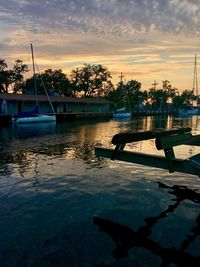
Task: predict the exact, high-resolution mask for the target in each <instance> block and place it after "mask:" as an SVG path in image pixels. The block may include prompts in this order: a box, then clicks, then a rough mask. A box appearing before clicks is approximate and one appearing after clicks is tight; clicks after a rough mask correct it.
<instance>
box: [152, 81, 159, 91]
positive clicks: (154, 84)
mask: <svg viewBox="0 0 200 267" xmlns="http://www.w3.org/2000/svg"><path fill="white" fill-rule="evenodd" d="M152 85H153V89H154V90H156V85H158V83H156V80H155V81H154V83H152Z"/></svg>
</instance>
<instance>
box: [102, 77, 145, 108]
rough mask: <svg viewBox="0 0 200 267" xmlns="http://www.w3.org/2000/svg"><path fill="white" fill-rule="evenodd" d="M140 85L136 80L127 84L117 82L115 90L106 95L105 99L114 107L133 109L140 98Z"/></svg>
mask: <svg viewBox="0 0 200 267" xmlns="http://www.w3.org/2000/svg"><path fill="white" fill-rule="evenodd" d="M140 89H141V83H140V82H138V81H136V80H130V81H128V82H127V84H126V85H125V84H123V82H119V83H118V84H117V87H116V89H112V91H110V92H109V93H108V95H107V99H108V100H110V101H112V102H114V103H115V107H116V108H117V109H118V108H122V107H124V106H126V107H127V108H134V107H135V106H136V105H138V103H139V101H140V100H141V98H142V92H141V91H140Z"/></svg>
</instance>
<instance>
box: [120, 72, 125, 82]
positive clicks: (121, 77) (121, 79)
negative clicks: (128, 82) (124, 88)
mask: <svg viewBox="0 0 200 267" xmlns="http://www.w3.org/2000/svg"><path fill="white" fill-rule="evenodd" d="M124 77H125V76H124V75H122V72H121V74H120V76H119V78H120V83H122V82H123V78H124Z"/></svg>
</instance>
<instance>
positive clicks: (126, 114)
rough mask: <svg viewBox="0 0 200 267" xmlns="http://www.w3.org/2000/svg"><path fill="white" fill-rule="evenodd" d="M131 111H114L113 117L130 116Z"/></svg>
mask: <svg viewBox="0 0 200 267" xmlns="http://www.w3.org/2000/svg"><path fill="white" fill-rule="evenodd" d="M130 117H131V113H130V112H124V113H114V114H113V118H130Z"/></svg>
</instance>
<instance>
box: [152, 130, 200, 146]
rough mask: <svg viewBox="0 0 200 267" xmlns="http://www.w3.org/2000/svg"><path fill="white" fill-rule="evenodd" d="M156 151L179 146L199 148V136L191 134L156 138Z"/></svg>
mask: <svg viewBox="0 0 200 267" xmlns="http://www.w3.org/2000/svg"><path fill="white" fill-rule="evenodd" d="M155 144H156V148H157V149H158V150H161V149H166V148H170V147H174V146H179V145H191V144H192V145H195V146H200V135H195V136H193V135H192V134H191V133H186V134H177V135H169V136H162V137H158V138H156V140H155Z"/></svg>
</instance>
